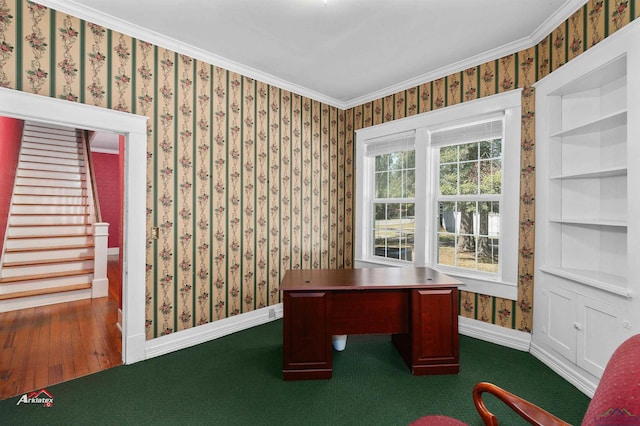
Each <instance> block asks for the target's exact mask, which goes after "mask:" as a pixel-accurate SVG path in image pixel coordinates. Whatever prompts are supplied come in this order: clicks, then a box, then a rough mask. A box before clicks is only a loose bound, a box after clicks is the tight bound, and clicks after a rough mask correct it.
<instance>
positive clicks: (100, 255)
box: [91, 222, 109, 297]
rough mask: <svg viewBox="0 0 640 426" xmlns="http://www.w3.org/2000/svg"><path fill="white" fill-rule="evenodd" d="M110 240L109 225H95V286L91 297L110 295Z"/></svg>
mask: <svg viewBox="0 0 640 426" xmlns="http://www.w3.org/2000/svg"><path fill="white" fill-rule="evenodd" d="M108 239H109V224H108V223H104V222H101V223H94V224H93V244H94V251H93V285H92V287H91V297H105V296H107V295H108V294H109V279H108V278H107V250H108Z"/></svg>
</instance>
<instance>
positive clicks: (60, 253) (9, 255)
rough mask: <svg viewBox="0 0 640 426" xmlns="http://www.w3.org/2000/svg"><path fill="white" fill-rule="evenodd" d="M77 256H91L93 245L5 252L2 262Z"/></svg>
mask: <svg viewBox="0 0 640 426" xmlns="http://www.w3.org/2000/svg"><path fill="white" fill-rule="evenodd" d="M78 256H93V247H86V248H74V249H62V248H61V249H59V250H43V251H35V252H15V253H14V252H5V254H4V262H6V263H12V262H28V261H30V260H49V259H73V258H76V257H78Z"/></svg>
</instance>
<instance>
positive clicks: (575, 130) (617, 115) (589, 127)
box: [550, 109, 627, 138]
mask: <svg viewBox="0 0 640 426" xmlns="http://www.w3.org/2000/svg"><path fill="white" fill-rule="evenodd" d="M626 124H627V110H626V109H624V110H620V111H616V112H614V113H611V114H607V115H605V116H603V117H599V118H597V119H595V120H592V121H588V122H586V123H583V124H580V125H578V126H574V127H571V128H569V129H564V130H561V131H559V132H554V133H552V134H551V135H550V137H552V138H560V137H566V136H576V135H582V134H591V133H595V132H598V133H600V132H605V131H607V130H610V129H613V128H615V127H620V126H625V125H626Z"/></svg>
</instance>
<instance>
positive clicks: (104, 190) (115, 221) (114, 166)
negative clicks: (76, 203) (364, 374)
mask: <svg viewBox="0 0 640 426" xmlns="http://www.w3.org/2000/svg"><path fill="white" fill-rule="evenodd" d="M119 158H120V156H119V155H118V154H104V153H101V152H92V153H91V160H92V161H93V170H94V172H95V178H96V185H97V186H98V200H99V201H100V212H101V213H102V221H103V222H108V223H109V248H112V247H120V241H119V238H120V227H121V219H120V218H121V217H122V216H121V207H120V202H121V201H120V200H121V199H122V194H121V191H120V187H121V186H120V185H121V184H120V159H119Z"/></svg>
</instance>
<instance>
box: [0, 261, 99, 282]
mask: <svg viewBox="0 0 640 426" xmlns="http://www.w3.org/2000/svg"><path fill="white" fill-rule="evenodd" d="M7 263H9V265H12V266H10V267H3V268H2V277H3V278H9V277H21V276H24V275H39V274H55V273H58V272H73V271H85V270H93V267H94V263H93V256H83V257H75V258H64V259H46V260H43V259H33V260H25V261H21V262H7Z"/></svg>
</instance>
